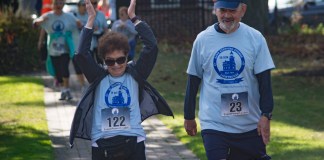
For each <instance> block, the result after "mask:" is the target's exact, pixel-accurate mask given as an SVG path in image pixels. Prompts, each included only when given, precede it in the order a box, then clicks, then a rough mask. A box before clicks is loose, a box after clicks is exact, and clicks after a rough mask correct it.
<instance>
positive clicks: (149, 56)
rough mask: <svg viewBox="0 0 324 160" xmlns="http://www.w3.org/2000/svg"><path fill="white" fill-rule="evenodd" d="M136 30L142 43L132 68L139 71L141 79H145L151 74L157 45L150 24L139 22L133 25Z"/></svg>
mask: <svg viewBox="0 0 324 160" xmlns="http://www.w3.org/2000/svg"><path fill="white" fill-rule="evenodd" d="M135 29H136V31H137V32H138V35H139V37H140V39H141V41H142V42H143V44H144V47H143V49H142V50H141V52H140V56H139V58H138V60H137V62H136V63H133V65H135V66H134V68H135V69H136V70H137V72H139V74H140V76H141V77H142V78H143V79H145V80H146V79H147V78H148V76H149V75H150V74H151V72H152V70H153V67H154V64H155V62H156V58H157V54H158V47H157V41H156V39H155V36H154V34H153V31H152V30H151V28H150V26H149V25H148V24H147V23H145V22H143V21H142V22H140V23H139V24H138V25H136V26H135Z"/></svg>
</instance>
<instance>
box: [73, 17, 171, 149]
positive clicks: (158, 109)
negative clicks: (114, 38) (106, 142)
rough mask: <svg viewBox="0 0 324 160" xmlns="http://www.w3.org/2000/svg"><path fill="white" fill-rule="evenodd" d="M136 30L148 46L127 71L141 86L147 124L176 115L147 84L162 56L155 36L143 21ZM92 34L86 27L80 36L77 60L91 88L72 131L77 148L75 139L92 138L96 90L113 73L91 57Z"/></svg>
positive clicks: (81, 103) (141, 104)
mask: <svg viewBox="0 0 324 160" xmlns="http://www.w3.org/2000/svg"><path fill="white" fill-rule="evenodd" d="M135 29H136V31H137V32H138V34H139V36H140V39H141V40H142V42H143V44H144V47H143V49H142V51H141V53H140V56H139V58H138V60H137V62H136V63H135V62H130V63H128V65H127V68H126V72H127V73H129V74H131V75H132V77H133V78H134V79H135V80H136V81H137V82H138V84H139V88H140V89H139V90H140V94H139V95H140V97H139V98H140V100H139V102H140V111H141V119H142V121H144V120H145V119H146V118H148V117H150V116H152V115H155V114H163V115H167V116H173V113H172V111H171V109H170V107H169V105H168V104H167V103H166V101H165V100H164V99H163V97H162V96H161V95H160V94H159V93H158V92H157V91H156V89H154V88H153V87H152V86H151V85H150V84H149V83H148V82H147V81H146V79H147V78H148V76H149V75H150V73H151V71H152V69H153V67H154V64H155V62H156V58H157V54H158V48H157V42H156V39H155V36H154V34H153V32H152V30H151V29H150V27H149V26H148V25H147V24H146V23H145V22H140V23H139V24H138V25H136V27H135ZM92 34H93V30H91V29H87V28H83V30H82V32H81V35H80V44H79V48H78V52H77V54H76V55H75V56H74V60H75V61H76V62H77V64H78V65H79V66H80V68H81V70H82V72H83V74H84V75H85V77H86V78H87V80H88V82H89V84H90V86H89V87H88V89H87V91H86V92H85V94H84V95H83V97H82V98H81V100H80V102H79V103H78V106H77V109H76V111H75V114H74V118H73V122H72V126H71V131H70V145H71V147H72V146H73V141H74V138H82V139H87V140H90V139H91V129H92V116H93V108H94V107H93V105H94V99H95V91H96V88H97V86H98V85H99V83H100V82H101V80H102V79H103V78H104V77H106V76H107V75H108V74H109V73H108V72H107V70H105V69H103V68H102V67H100V66H99V65H98V64H96V63H95V61H94V60H93V58H92V57H91V54H90V52H89V50H90V44H91V37H92Z"/></svg>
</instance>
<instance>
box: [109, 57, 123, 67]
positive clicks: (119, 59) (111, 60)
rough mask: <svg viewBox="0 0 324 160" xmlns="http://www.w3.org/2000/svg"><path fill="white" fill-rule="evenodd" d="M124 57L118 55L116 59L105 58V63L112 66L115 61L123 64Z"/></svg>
mask: <svg viewBox="0 0 324 160" xmlns="http://www.w3.org/2000/svg"><path fill="white" fill-rule="evenodd" d="M126 59H127V58H126V57H119V58H117V59H105V63H106V65H107V66H113V65H115V63H117V64H123V63H125V62H126Z"/></svg>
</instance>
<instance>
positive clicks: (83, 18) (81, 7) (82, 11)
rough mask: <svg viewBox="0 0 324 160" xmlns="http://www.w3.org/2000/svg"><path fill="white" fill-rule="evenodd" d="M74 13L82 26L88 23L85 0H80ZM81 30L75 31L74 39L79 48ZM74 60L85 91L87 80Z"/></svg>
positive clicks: (79, 79)
mask: <svg viewBox="0 0 324 160" xmlns="http://www.w3.org/2000/svg"><path fill="white" fill-rule="evenodd" d="M73 14H74V16H75V17H76V18H77V19H78V20H80V22H81V26H82V27H83V26H85V24H86V23H87V20H88V13H87V10H86V5H85V2H84V0H80V1H79V2H78V10H77V11H76V12H75V13H73ZM80 31H81V28H80V29H79V30H74V31H73V41H74V46H75V48H77V47H78V46H79V39H80ZM72 62H73V66H74V70H75V73H76V75H77V78H78V81H79V83H80V85H81V91H82V92H83V91H84V90H85V89H86V81H85V78H84V75H83V73H82V70H81V68H80V67H79V66H78V64H77V63H76V62H75V60H74V59H72Z"/></svg>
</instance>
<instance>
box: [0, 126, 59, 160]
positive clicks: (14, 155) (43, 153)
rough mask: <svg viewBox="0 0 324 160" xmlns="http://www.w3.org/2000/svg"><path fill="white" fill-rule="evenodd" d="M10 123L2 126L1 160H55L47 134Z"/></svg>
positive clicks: (0, 127)
mask: <svg viewBox="0 0 324 160" xmlns="http://www.w3.org/2000/svg"><path fill="white" fill-rule="evenodd" d="M9 123H10V124H15V123H14V122H13V121H11V122H2V123H1V124H0V159H6V160H11V159H47V160H51V159H54V156H53V150H52V147H51V142H50V140H49V136H48V133H47V132H42V131H39V130H36V129H34V128H31V127H26V126H20V125H8V124H9Z"/></svg>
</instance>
